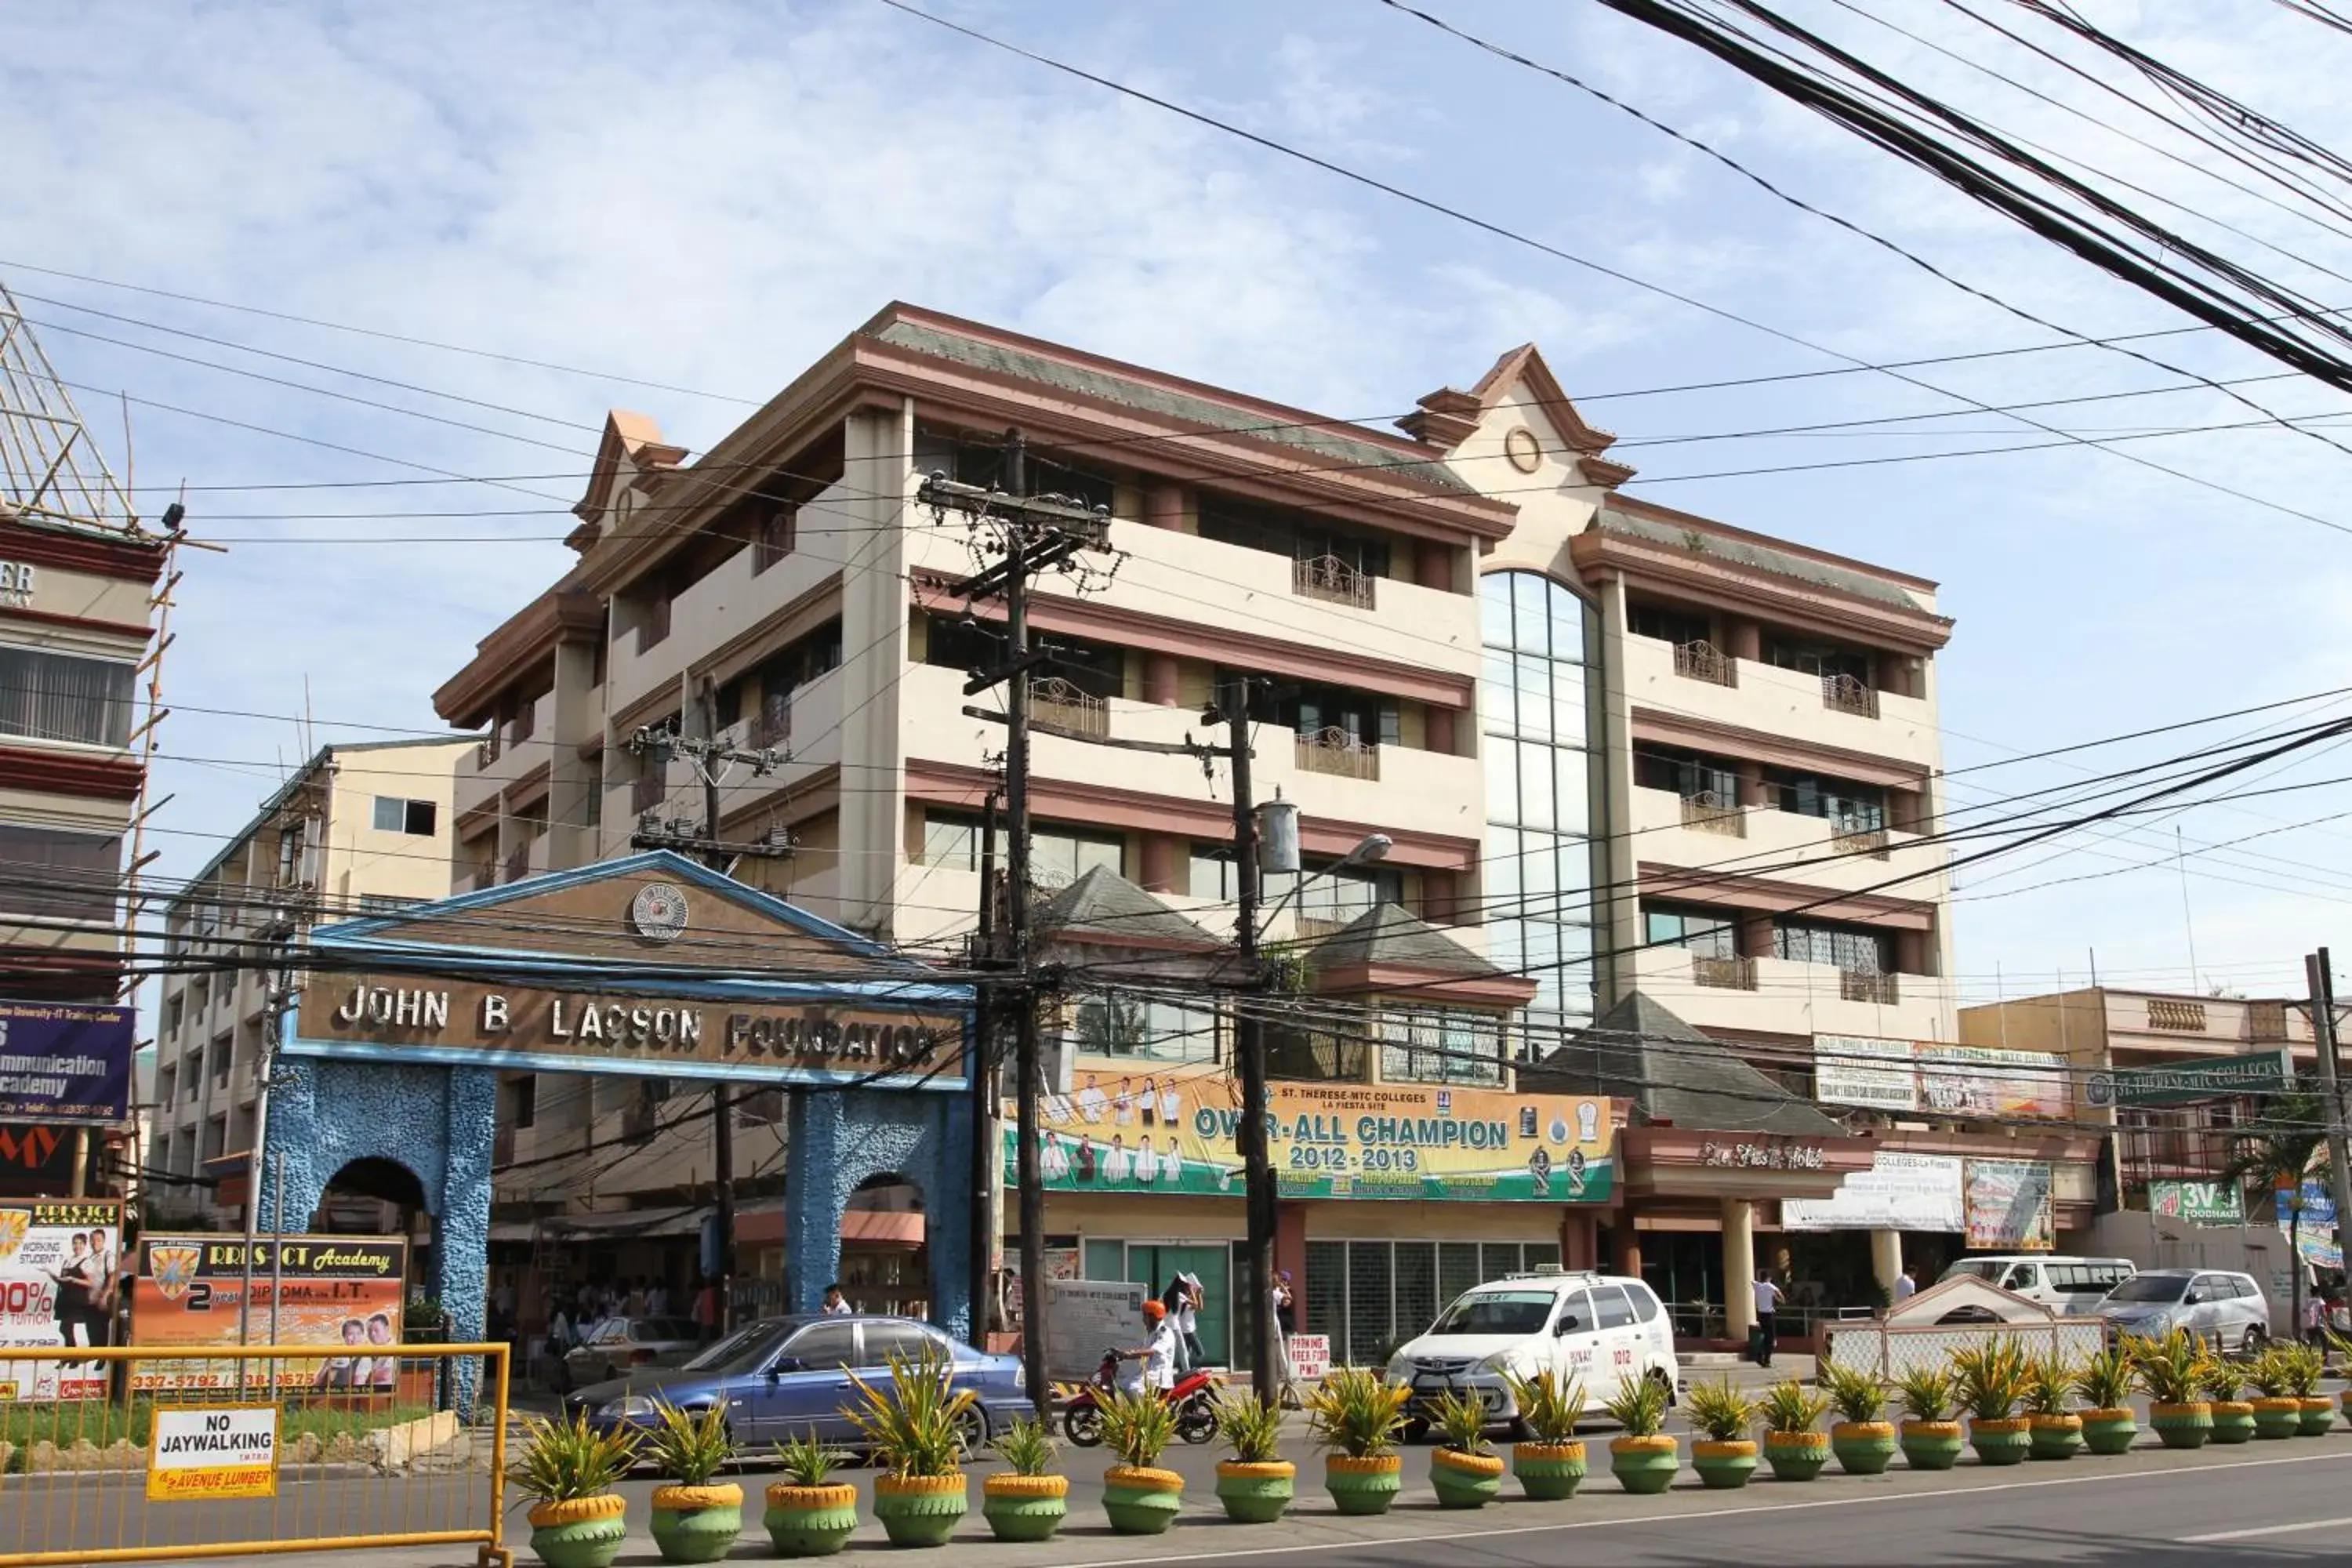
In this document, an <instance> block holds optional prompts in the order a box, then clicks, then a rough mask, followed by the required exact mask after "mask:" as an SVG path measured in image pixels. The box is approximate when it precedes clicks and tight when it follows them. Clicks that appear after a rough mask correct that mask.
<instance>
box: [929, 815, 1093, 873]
mask: <svg viewBox="0 0 2352 1568" xmlns="http://www.w3.org/2000/svg"><path fill="white" fill-rule="evenodd" d="M980 848H981V842H980V818H978V817H976V816H963V815H962V814H961V813H955V812H945V811H930V812H926V813H925V814H924V816H923V864H924V865H926V866H937V867H939V868H941V869H944V870H950V871H977V870H979V869H980ZM996 863H997V864H998V865H999V866H1004V865H1008V864H1009V863H1010V861H1009V859H1008V856H1007V850H1006V845H1005V837H1004V829H1003V827H1002V826H999V827H998V828H997V830H996ZM1097 866H1103V867H1108V868H1110V869H1111V870H1113V871H1116V872H1118V874H1119V875H1120V876H1122V877H1123V876H1125V875H1126V874H1127V838H1126V836H1125V835H1123V834H1118V833H1097V832H1091V831H1089V830H1087V829H1086V828H1081V827H1058V826H1045V825H1043V824H1040V825H1039V826H1035V827H1033V828H1032V829H1031V830H1030V834H1029V879H1030V880H1031V881H1032V882H1033V883H1034V884H1035V885H1036V886H1038V887H1040V888H1061V887H1067V886H1068V885H1069V884H1070V883H1072V882H1075V881H1076V880H1077V879H1079V878H1080V877H1083V876H1085V875H1086V874H1087V872H1088V871H1091V870H1093V869H1094V868H1096V867H1097Z"/></svg>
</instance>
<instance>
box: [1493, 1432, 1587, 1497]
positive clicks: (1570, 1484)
mask: <svg viewBox="0 0 2352 1568" xmlns="http://www.w3.org/2000/svg"><path fill="white" fill-rule="evenodd" d="M1511 1473H1512V1474H1513V1475H1515V1476H1517V1477H1518V1478H1519V1488H1520V1489H1521V1490H1523V1491H1525V1492H1526V1493H1527V1494H1528V1497H1530V1498H1532V1499H1534V1500H1536V1501H1538V1502H1566V1501H1567V1500H1569V1499H1570V1498H1572V1497H1574V1496H1575V1495H1576V1489H1577V1488H1579V1487H1580V1486H1582V1485H1583V1484H1584V1477H1585V1459H1584V1445H1583V1444H1582V1443H1514V1444H1512V1445H1511Z"/></svg>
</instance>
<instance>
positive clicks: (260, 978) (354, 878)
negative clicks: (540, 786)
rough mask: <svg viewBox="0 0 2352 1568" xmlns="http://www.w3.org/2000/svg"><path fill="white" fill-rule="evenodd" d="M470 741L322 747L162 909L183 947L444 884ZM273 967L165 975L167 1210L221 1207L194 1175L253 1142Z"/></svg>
mask: <svg viewBox="0 0 2352 1568" xmlns="http://www.w3.org/2000/svg"><path fill="white" fill-rule="evenodd" d="M472 746H473V742H472V741H471V740H470V738H466V737H457V736H452V737H450V738H448V739H446V740H441V739H426V740H415V741H385V742H363V743H359V744H350V745H330V746H323V747H321V748H320V750H319V751H318V752H317V753H316V754H314V755H313V756H312V757H311V758H310V760H309V761H308V762H306V763H303V764H302V765H301V767H300V768H299V769H298V770H296V772H295V773H294V774H293V776H292V777H290V778H289V779H288V780H287V781H286V783H285V784H282V785H280V786H279V787H278V790H277V791H276V792H275V793H273V794H272V795H270V797H269V798H268V800H267V801H266V802H264V803H263V805H262V807H261V809H260V811H259V812H258V813H257V815H256V816H254V818H253V820H252V821H250V822H248V823H247V824H246V826H244V827H243V828H242V829H240V830H239V831H238V832H237V834H236V837H233V838H231V839H230V840H229V842H228V843H227V845H226V846H225V847H223V848H222V849H221V851H220V853H219V854H217V855H215V856H214V857H213V858H212V859H211V860H210V861H209V862H207V863H206V864H205V867H204V868H203V869H202V870H200V871H198V872H197V873H196V874H195V875H194V877H191V878H190V879H188V880H187V882H186V884H185V885H184V888H183V889H182V890H181V891H180V893H179V894H178V896H176V897H175V898H173V900H172V901H171V903H170V904H169V906H168V907H167V908H166V909H165V910H164V916H163V924H164V931H165V937H164V943H165V947H166V950H167V951H168V952H171V953H173V954H175V955H187V956H191V957H196V958H202V957H205V956H210V955H215V954H227V955H233V956H238V957H244V958H248V959H249V958H252V957H254V956H256V955H257V954H259V953H266V952H268V951H269V946H270V944H273V943H276V942H294V941H296V940H298V939H299V934H300V932H302V931H305V930H307V929H308V928H309V927H310V926H312V925H314V924H320V923H325V922H328V921H338V920H346V919H352V918H356V917H358V916H361V915H367V914H379V913H383V912H387V911H389V910H396V909H399V908H402V907H403V906H404V905H408V904H413V903H419V902H423V901H425V900H431V899H438V898H446V897H447V896H448V893H449V890H450V889H449V864H450V853H451V850H450V846H451V844H452V842H453V838H452V835H451V831H450V823H451V818H452V812H451V804H452V798H453V789H454V782H455V781H454V776H453V774H454V769H455V765H456V763H457V759H458V758H459V757H460V756H461V755H463V754H466V753H467V752H470V751H471V750H472ZM269 989H270V975H269V973H268V969H267V968H266V967H265V966H259V965H256V966H251V967H246V968H243V969H236V968H224V969H221V970H219V971H217V972H215V973H194V974H172V975H167V976H166V977H165V978H164V979H163V982H162V983H161V989H160V994H159V995H158V998H157V1015H156V1024H155V1068H154V1091H153V1101H154V1110H153V1120H152V1124H151V1132H150V1142H149V1145H148V1155H147V1167H148V1169H149V1170H150V1171H151V1172H153V1173H157V1175H158V1177H159V1178H160V1179H159V1180H158V1181H157V1183H156V1184H155V1191H156V1194H157V1196H158V1200H159V1202H161V1203H162V1204H163V1205H164V1206H165V1207H167V1208H169V1209H172V1210H173V1211H184V1210H187V1209H190V1208H194V1209H195V1210H197V1211H198V1212H206V1211H214V1210H217V1209H219V1208H220V1207H222V1206H223V1205H217V1204H215V1203H212V1202H210V1201H209V1200H207V1199H205V1198H204V1197H202V1196H201V1195H198V1196H197V1197H195V1199H194V1201H193V1202H191V1201H190V1194H202V1193H203V1192H204V1191H205V1189H204V1188H202V1187H198V1186H191V1185H189V1184H188V1183H190V1182H191V1181H192V1180H194V1179H198V1178H204V1177H208V1176H209V1177H213V1178H218V1177H220V1176H223V1175H227V1176H229V1177H230V1178H231V1183H232V1186H234V1185H235V1184H236V1179H237V1178H238V1177H240V1176H241V1175H242V1173H243V1168H244V1167H243V1157H244V1156H246V1155H247V1153H249V1152H250V1151H251V1149H252V1147H253V1134H254V1110H255V1106H256V1103H257V1099H258V1089H259V1084H260V1080H259V1077H258V1073H257V1068H258V1067H259V1064H260V1062H261V1059H262V1055H263V1052H264V1048H265V1047H266V1044H267V1041H268V1023H267V1019H266V1007H265V1003H266V1002H267V1000H268V995H269Z"/></svg>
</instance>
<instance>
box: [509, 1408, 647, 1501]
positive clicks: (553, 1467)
mask: <svg viewBox="0 0 2352 1568" xmlns="http://www.w3.org/2000/svg"><path fill="white" fill-rule="evenodd" d="M522 1434H523V1436H522V1441H523V1448H522V1458H520V1460H518V1461H517V1462H516V1463H515V1465H514V1466H513V1467H512V1468H510V1469H509V1471H508V1479H510V1480H512V1481H513V1482H514V1484H515V1486H516V1487H517V1488H518V1489H520V1490H521V1491H522V1493H523V1495H524V1496H526V1497H529V1498H530V1499H532V1500H535V1501H538V1502H572V1501H575V1500H578V1499H581V1498H590V1497H603V1496H604V1494H605V1493H606V1492H609V1491H611V1490H612V1489H614V1487H615V1486H618V1485H619V1484H620V1482H621V1479H622V1478H623V1477H624V1476H626V1475H627V1474H628V1473H629V1467H630V1466H631V1465H632V1464H635V1462H636V1458H637V1438H636V1435H635V1433H634V1432H631V1431H629V1430H628V1429H627V1428H625V1427H615V1428H614V1430H612V1431H610V1432H599V1431H597V1430H596V1429H595V1428H594V1427H593V1426H589V1425H588V1413H587V1412H586V1411H584V1410H583V1411H582V1412H580V1413H579V1414H578V1415H574V1416H573V1417H572V1419H571V1420H570V1421H557V1420H553V1419H551V1418H550V1417H547V1416H543V1415H533V1416H526V1417H525V1418H524V1420H523V1427H522Z"/></svg>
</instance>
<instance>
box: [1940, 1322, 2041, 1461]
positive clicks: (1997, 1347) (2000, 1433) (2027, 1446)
mask: <svg viewBox="0 0 2352 1568" xmlns="http://www.w3.org/2000/svg"><path fill="white" fill-rule="evenodd" d="M1952 1388H1953V1392H1954V1393H1955V1394H1958V1396H1959V1399H1960V1403H1961V1404H1962V1405H1966V1406H1967V1407H1968V1412H1969V1447H1973V1448H1975V1449H1976V1451H1977V1463H1979V1464H1980V1465H2016V1464H2022V1463H2023V1462H2024V1460H2025V1456H2026V1455H2027V1454H2029V1453H2031V1452H2032V1449H2033V1422H2032V1417H2030V1416H2026V1415H2020V1414H2019V1413H2018V1406H2019V1405H2021V1404H2022V1403H2023V1402H2024V1399H2025V1348H2024V1347H2023V1346H2022V1345H2021V1344H2019V1343H2018V1342H2017V1341H2016V1340H2015V1339H2014V1338H2012V1337H2011V1336H2010V1335H2008V1334H1998V1335H1995V1336H1994V1337H1993V1338H1991V1339H1990V1340H1987V1341H1986V1342H1983V1343H1982V1344H1977V1345H1969V1346H1968V1347H1967V1348H1966V1349H1964V1350H1959V1351H1955V1352H1953V1353H1952Z"/></svg>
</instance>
